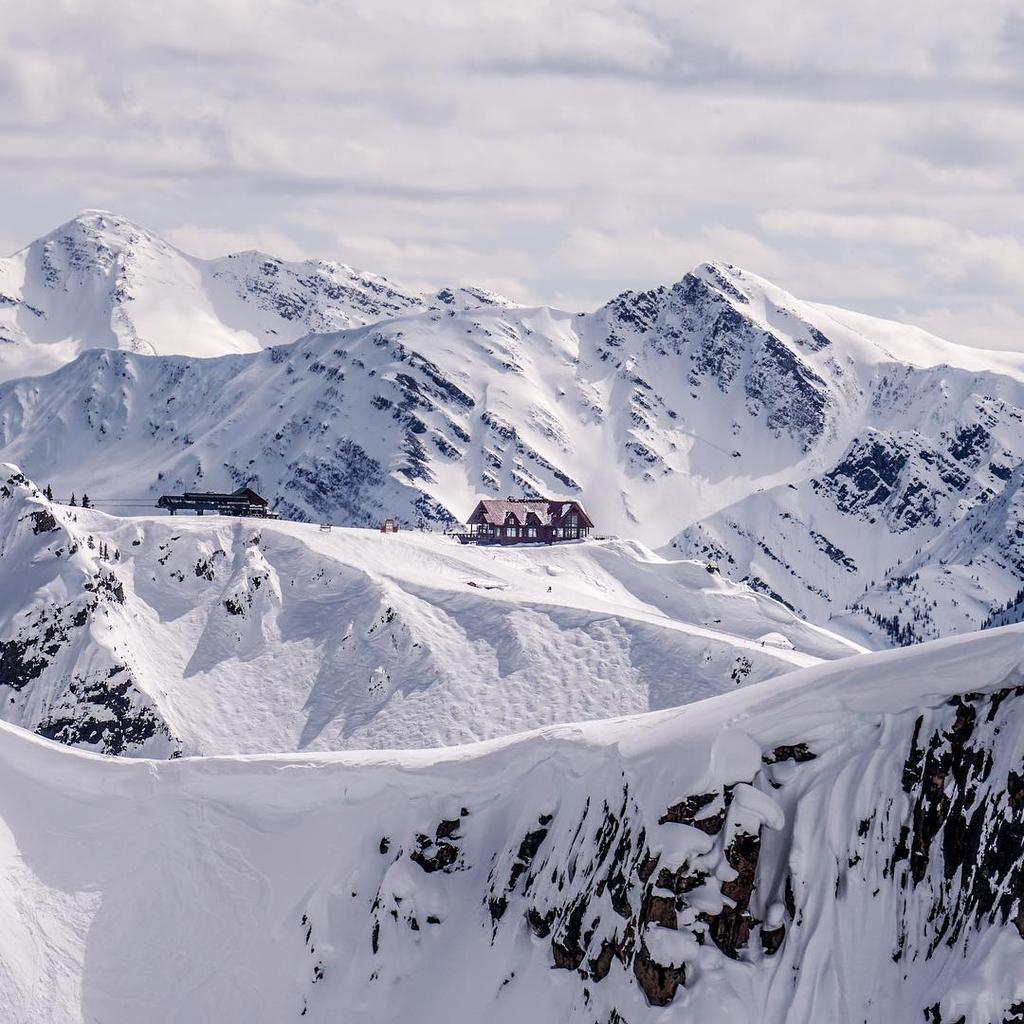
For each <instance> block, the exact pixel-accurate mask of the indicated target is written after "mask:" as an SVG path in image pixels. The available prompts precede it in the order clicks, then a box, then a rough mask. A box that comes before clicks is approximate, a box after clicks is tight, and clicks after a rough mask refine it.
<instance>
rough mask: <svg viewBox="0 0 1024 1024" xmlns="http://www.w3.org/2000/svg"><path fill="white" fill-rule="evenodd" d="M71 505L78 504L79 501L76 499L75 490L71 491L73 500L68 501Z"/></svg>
mask: <svg viewBox="0 0 1024 1024" xmlns="http://www.w3.org/2000/svg"><path fill="white" fill-rule="evenodd" d="M68 504H69V505H73V506H77V505H78V502H77V501H75V492H74V491H72V492H71V500H70V501H69V502H68Z"/></svg>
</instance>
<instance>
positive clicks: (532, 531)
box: [526, 526, 537, 537]
mask: <svg viewBox="0 0 1024 1024" xmlns="http://www.w3.org/2000/svg"><path fill="white" fill-rule="evenodd" d="M526 536H527V537H536V536H537V527H536V526H528V527H527V528H526Z"/></svg>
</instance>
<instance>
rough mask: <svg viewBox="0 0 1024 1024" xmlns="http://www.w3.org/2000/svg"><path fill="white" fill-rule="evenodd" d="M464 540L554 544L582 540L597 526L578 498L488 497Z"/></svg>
mask: <svg viewBox="0 0 1024 1024" xmlns="http://www.w3.org/2000/svg"><path fill="white" fill-rule="evenodd" d="M466 525H467V526H468V527H469V530H468V532H466V533H460V534H458V538H459V540H460V541H462V543H463V544H553V543H555V542H556V541H564V540H579V539H581V538H583V537H587V536H589V534H590V531H591V530H592V529H593V528H594V524H593V522H591V519H590V516H588V515H587V513H586V512H585V511H584V509H583V506H582V505H581V504H580V503H579V502H578V501H572V500H556V499H552V498H506V499H504V500H499V499H491V498H484V499H483V500H482V501H480V502H478V503H477V506H476V508H475V509H473V512H472V514H471V515H470V517H469V519H467V520H466Z"/></svg>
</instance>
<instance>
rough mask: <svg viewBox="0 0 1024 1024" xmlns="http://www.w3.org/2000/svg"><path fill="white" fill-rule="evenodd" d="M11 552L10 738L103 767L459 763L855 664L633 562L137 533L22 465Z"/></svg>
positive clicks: (655, 562) (692, 566)
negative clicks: (449, 758) (535, 739)
mask: <svg viewBox="0 0 1024 1024" xmlns="http://www.w3.org/2000/svg"><path fill="white" fill-rule="evenodd" d="M0 537H2V541H0V595H2V596H0V659H2V665H3V670H2V674H0V708H2V711H0V717H2V718H4V719H6V720H7V721H12V722H14V723H16V724H18V725H22V726H25V727H27V728H30V729H33V730H34V731H37V732H40V733H41V734H43V735H46V736H49V737H51V738H55V739H60V740H63V741H64V742H67V743H72V744H76V745H82V746H87V747H90V748H92V749H96V750H100V751H102V752H104V753H113V754H124V753H135V754H149V755H155V756H169V755H172V754H180V753H186V754H221V753H257V752H269V751H289V750H307V749H313V750H317V749H320V750H325V749H326V750H338V749H352V748H360V747H427V746H440V745H448V744H452V743H460V742H468V741H472V740H477V739H488V738H491V737H495V736H502V735H506V734H508V733H511V732H517V731H521V730H523V729H527V728H532V727H535V726H540V725H550V724H554V723H557V722H565V721H574V720H583V719H594V718H604V717H609V716H614V715H621V714H628V713H634V712H638V711H647V710H651V709H656V708H667V707H673V706H675V705H678V704H684V703H687V702H689V701H693V700H696V699H699V698H701V697H706V696H710V695H712V694H716V693H722V692H724V691H727V690H730V689H734V688H736V687H737V686H739V685H746V684H748V683H750V682H755V681H757V680H760V679H764V678H767V677H768V676H772V675H778V674H779V673H781V672H785V671H788V670H790V669H792V668H794V667H799V666H805V665H811V664H816V663H817V662H818V661H819V660H821V659H831V658H838V657H845V656H847V655H850V654H853V653H857V652H858V651H859V650H861V648H858V647H856V645H854V644H851V643H850V642H849V641H846V640H843V639H841V638H839V637H837V636H836V635H834V634H831V633H829V632H827V631H826V630H823V629H821V628H820V627H816V626H812V625H809V624H807V623H805V622H802V621H801V620H799V619H797V618H796V617H795V616H794V615H793V614H792V613H791V612H790V611H789V610H788V609H786V608H785V607H784V606H782V605H780V604H778V603H777V602H775V601H773V600H771V599H770V598H766V597H764V596H763V595H760V594H757V593H755V592H754V591H752V590H750V589H749V588H748V587H744V586H742V585H739V584H735V583H731V582H729V581H728V580H725V579H723V578H722V577H721V576H720V575H719V574H717V573H714V572H709V571H708V568H707V567H706V566H705V565H704V564H702V563H699V562H693V561H683V560H679V559H676V560H667V559H664V558H661V557H659V556H658V555H655V554H653V553H652V552H651V551H649V550H647V549H646V548H644V547H643V546H642V545H640V544H638V543H634V542H626V541H589V542H579V543H571V544H563V545H552V546H539V547H532V548H530V547H521V548H513V549H500V548H478V547H475V546H463V545H460V544H459V543H458V541H456V540H455V539H454V538H449V537H444V536H441V535H436V534H420V533H417V532H415V531H408V532H401V533H399V534H397V535H384V534H381V533H380V532H379V531H375V530H357V529H337V528H335V529H333V530H332V531H331V532H329V533H325V532H323V531H321V529H320V527H319V526H318V525H316V524H307V523H287V522H281V521H260V520H238V519H231V518H224V517H219V516H203V517H195V516H184V515H182V516H177V517H174V518H171V517H168V516H152V517H136V518H128V519H124V518H117V517H113V516H109V515H106V514H104V513H102V512H99V511H95V510H87V509H82V508H69V507H66V506H61V505H58V504H56V503H53V502H49V501H47V500H46V498H45V497H44V496H43V495H42V494H41V493H40V492H39V490H38V489H37V488H36V487H35V486H34V485H33V484H32V483H31V481H29V480H27V479H26V478H25V477H24V476H23V475H22V474H21V473H20V472H19V471H18V470H17V469H16V468H15V467H12V466H8V467H4V468H3V469H2V471H0ZM780 641H781V642H780Z"/></svg>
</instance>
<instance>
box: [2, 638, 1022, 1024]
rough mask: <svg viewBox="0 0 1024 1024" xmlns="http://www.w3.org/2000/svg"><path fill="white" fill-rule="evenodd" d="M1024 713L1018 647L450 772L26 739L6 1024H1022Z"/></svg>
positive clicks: (406, 760) (760, 698)
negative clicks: (159, 755)
mask: <svg viewBox="0 0 1024 1024" xmlns="http://www.w3.org/2000/svg"><path fill="white" fill-rule="evenodd" d="M1022 683H1024V628H1021V627H1007V628H1004V629H1001V630H994V631H991V632H987V633H981V634H975V635H971V636H967V637H957V638H953V639H951V640H943V641H938V642H935V643H931V644H926V645H922V646H918V647H915V648H913V649H910V650H907V651H899V652H885V653H881V654H870V655H864V656H863V657H860V658H855V659H848V660H844V661H840V662H836V663H832V664H828V665H817V666H814V667H811V668H808V669H804V670H800V671H797V672H795V673H793V674H790V675H787V676H784V677H781V678H778V679H773V680H770V681H767V682H764V683H760V684H758V685H756V686H751V687H746V688H744V689H741V690H738V691H736V692H734V693H730V694H727V695H723V696H720V697H716V698H712V699H710V700H707V701H703V702H700V703H698V704H694V705H690V706H688V707H684V708H681V709H677V710H670V711H664V712H657V713H653V714H646V715H642V716H639V717H629V718H620V719H616V720H612V721H606V722H594V723H589V724H582V725H564V726H555V727H551V728H547V729H543V730H540V731H535V732H531V733H528V734H524V735H521V736H517V737H513V738H506V739H501V740H496V741H491V742H488V743H484V744H475V745H471V746H464V747H458V748H443V749H438V750H433V751H419V752H413V751H407V752H397V751H380V752H351V753H330V754H317V755H289V756H258V757H220V758H198V759H190V758H184V759H179V760H173V761H164V762H160V761H132V760H122V759H111V758H103V757H99V756H96V755H93V754H89V753H86V752H83V751H79V750H73V749H69V748H66V747H61V746H58V745H55V744H51V743H49V742H47V741H45V740H43V739H41V738H39V737H36V736H33V735H32V734H30V733H28V732H26V731H23V730H21V729H18V728H16V727H12V726H10V725H2V726H0V768H2V772H3V777H4V785H3V786H0V907H2V914H0V1019H3V1020H5V1021H17V1022H19V1024H86V1022H89V1024H94V1022H96V1021H103V1022H104V1024H137V1022H139V1021H142V1020H145V1021H147V1022H152V1024H162V1022H168V1024H170V1022H175V1024H178V1022H181V1021H195V1022H213V1021H217V1022H225V1024H226V1022H234V1021H238V1022H242V1021H257V1020H258V1021H284V1020H292V1019H299V1018H300V1017H301V1018H302V1019H303V1020H309V1021H337V1020H339V1019H346V1020H358V1021H360V1022H382V1024H383V1022H394V1021H406V1020H410V1021H411V1020H415V1021H417V1022H419V1024H478V1022H479V1021H482V1020H488V1021H492V1022H494V1024H505V1022H507V1024H513V1022H516V1024H518V1022H521V1021H523V1020H530V1021H534V1022H536V1024H577V1022H587V1024H592V1022H593V1021H595V1020H597V1021H601V1022H606V1021H609V1020H613V1021H618V1020H626V1021H629V1022H630V1024H644V1022H656V1021H668V1020H714V1021H716V1022H722V1024H748V1022H750V1021H753V1020H756V1021H758V1022H759V1024H784V1022H785V1024H793V1022H796V1021H800V1022H815V1024H818V1022H826V1021H827V1022H836V1024H853V1022H868V1024H891V1022H893V1021H901V1022H902V1021H907V1022H910V1021H922V1020H931V1021H942V1022H947V1024H951V1022H953V1021H955V1020H958V1019H963V1020H965V1021H966V1022H967V1024H999V1022H1002V1021H1004V1020H1009V1019H1012V1018H1011V1016H1010V1015H1011V1012H1015V1011H1011V1007H1012V1006H1015V1005H1016V1006H1019V1005H1020V1001H1021V1000H1022V999H1024V970H1022V964H1024V938H1022V935H1021V931H1022V926H1021V924H1020V921H1021V917H1020V916H1019V915H1020V912H1021V909H1022V891H1021V888H1020V887H1019V879H1020V878H1021V872H1024V851H1021V849H1020V845H1019V828H1020V821H1021V808H1020V805H1019V793H1020V789H1019V784H1014V782H1013V779H1014V773H1015V772H1016V773H1019V772H1020V770H1021V757H1022V752H1024V730H1022V725H1021V723H1022V722H1024V717H1022V715H1021V701H1022V699H1024V697H1022V696H1021V695H1022V693H1024V691H1022V690H1021V684H1022ZM954 733H955V734H956V736H957V737H958V740H957V744H956V745H955V746H954V747H950V746H949V742H950V741H949V737H950V736H951V735H953V734H954ZM926 749H927V750H928V751H929V753H928V754H927V757H928V758H942V757H946V758H952V760H946V761H945V762H943V763H945V764H947V765H951V766H952V767H951V771H950V774H949V775H948V777H947V779H946V782H945V784H944V787H943V786H942V785H940V786H939V787H938V789H935V788H934V787H933V785H932V782H931V774H932V773H933V772H934V771H935V763H937V762H935V763H933V761H929V760H925V761H924V762H922V759H923V758H926V755H925V753H924V751H925V750H926ZM801 750H802V751H803V753H800V752H799V751H801ZM945 751H948V753H944V752H945ZM1016 778H1017V779H1018V780H1019V778H1020V775H1019V774H1018V775H1017V776H1016ZM1015 785H1016V788H1015ZM1015 793H1016V794H1017V795H1016V796H1015V795H1014V794H1015ZM703 794H706V795H707V797H709V798H710V797H713V798H714V800H713V802H712V803H711V804H710V805H708V806H707V807H706V808H705V810H704V811H703V812H701V813H702V814H704V815H705V817H703V818H699V819H698V824H700V825H702V827H694V826H693V825H692V824H687V821H692V820H693V819H692V815H691V814H690V812H689V811H687V810H686V807H687V806H688V801H690V800H691V798H698V799H697V803H698V804H699V803H700V802H701V800H704V799H705V798H704V797H703V796H702V795H703ZM922 794H929V795H930V797H931V798H934V799H938V800H940V801H942V800H944V801H946V802H947V804H948V806H947V807H946V810H945V813H944V815H943V816H942V817H941V818H940V819H939V826H938V827H939V829H940V831H939V832H938V834H934V833H932V832H931V831H930V829H929V827H928V821H929V820H930V819H929V815H928V807H927V804H922V803H921V800H922ZM723 797H724V798H725V803H724V804H723ZM1014 801H1017V803H1014ZM705 802H706V800H705ZM716 808H727V809H723V810H722V811H721V817H720V818H719V819H718V820H717V821H716V823H715V824H714V825H704V822H705V820H706V815H707V814H709V813H713V812H715V809H716ZM976 809H977V810H976ZM979 815H980V817H979V818H978V822H979V825H978V827H980V828H981V829H982V830H983V832H984V835H985V837H986V840H985V841H986V846H985V857H986V867H985V869H984V875H985V877H984V878H981V877H980V876H979V873H978V871H977V870H976V868H977V865H975V864H974V863H973V861H972V858H971V857H970V856H969V855H968V856H967V857H964V856H963V853H962V852H961V846H960V845H958V844H960V843H961V842H962V841H963V840H964V839H965V837H969V836H970V835H971V834H972V828H974V826H973V825H972V824H971V822H972V821H973V820H974V818H975V817H977V816H979ZM1014 829H1017V832H1014V831H1013V830H1014ZM1014 836H1018V838H1017V839H1014ZM901 847H902V848H903V849H902V852H901ZM739 851H746V852H745V854H744V855H743V856H741V855H740V853H739ZM752 851H753V852H752ZM663 856H664V857H665V863H671V864H673V865H674V864H681V865H682V868H681V869H680V871H679V872H678V873H676V872H675V869H674V867H673V869H672V871H671V872H670V873H669V875H665V874H664V873H663V872H661V870H660V869H659V867H658V864H657V863H655V864H654V866H653V867H649V866H648V865H649V864H650V862H651V859H652V858H655V859H657V860H658V861H660V859H661V858H662V857H663ZM744 856H745V858H746V859H744ZM751 858H752V862H751ZM1007 865H1016V869H1015V870H1016V871H1017V874H1016V875H1014V874H1013V873H1012V871H1010V869H1009V868H1008V867H1007ZM1008 872H1009V873H1008ZM691 878H703V879H704V881H703V882H702V883H701V884H700V885H699V886H698V887H696V888H694V887H693V885H692V883H691V882H689V881H687V879H691ZM1015 879H1016V880H1015ZM987 883H991V885H993V886H994V887H995V890H996V898H997V903H996V905H995V907H994V908H993V906H992V905H991V904H990V903H989V902H988V895H986V894H989V895H991V894H990V891H989V889H988V888H986V884H987ZM655 884H656V888H652V886H655ZM1015 886H1016V888H1015ZM676 893H678V895H676ZM730 893H731V895H729V894H730ZM1000 893H1002V895H999V894H1000ZM659 894H661V895H660V896H659ZM655 896H659V899H660V900H661V902H656V901H655V900H654V897H655ZM936 908H938V909H936ZM652 915H653V916H652ZM737 915H738V916H737ZM1014 920H1016V922H1017V923H1016V924H1014V923H1013V922H1014ZM762 921H767V922H770V924H769V925H762V924H761V922H762ZM730 922H731V923H732V924H736V923H737V922H739V923H740V925H741V926H740V927H737V928H732V927H731V926H730ZM779 927H781V928H782V930H783V932H782V934H781V936H780V934H779V933H778V931H771V933H770V934H768V933H767V932H766V929H768V928H774V929H777V928H779ZM627 937H628V938H627ZM723 947H724V948H723ZM605 948H608V949H611V950H613V951H615V950H617V952H614V954H613V955H609V956H608V957H607V959H603V958H602V950H603V949H605ZM577 958H578V960H577ZM577 962H578V964H579V967H578V968H576V967H573V966H572V965H573V964H575V963H577ZM680 971H683V972H685V974H684V975H683V976H682V980H681V981H680V978H681V975H680V973H679V972H680ZM659 972H660V973H659ZM670 978H671V979H673V980H674V982H675V984H666V979H670ZM669 989H671V991H670V992H669ZM666 995H668V999H667V1001H665V999H664V997H665V996H666ZM652 996H653V998H654V1001H655V1002H665V1005H663V1006H662V1005H652V1003H651V998H652ZM926 1011H927V1013H928V1014H929V1016H927V1017H926V1016H925V1014H926Z"/></svg>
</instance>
